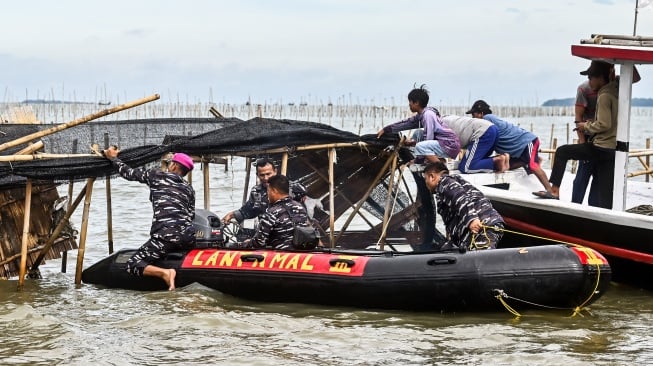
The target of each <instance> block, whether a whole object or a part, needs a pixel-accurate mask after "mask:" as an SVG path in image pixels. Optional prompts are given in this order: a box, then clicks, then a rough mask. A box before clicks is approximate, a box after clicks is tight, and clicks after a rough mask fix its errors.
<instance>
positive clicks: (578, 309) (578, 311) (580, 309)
mask: <svg viewBox="0 0 653 366" xmlns="http://www.w3.org/2000/svg"><path fill="white" fill-rule="evenodd" d="M481 227H482V228H483V230H485V229H486V228H489V229H493V230H497V231H503V232H507V233H511V234H517V235H523V236H528V237H531V238H537V239H542V240H548V241H552V242H557V243H561V244H565V245H568V246H573V247H576V248H579V249H581V250H583V251H591V250H593V249H591V248H588V247H586V246H583V245H580V244H575V243H570V242H565V241H562V240H557V239H551V238H546V237H542V236H538V235H532V234H527V233H522V232H519V231H513V230H509V229H506V228H502V227H498V226H487V225H484V224H481ZM595 265H596V282H595V283H594V288H593V289H592V291H591V292H590V294H589V296H588V297H587V299H585V301H583V302H582V303H581V304H580V305H578V306H576V307H574V308H573V309H571V308H560V307H553V306H548V305H542V304H537V303H534V302H530V301H527V300H523V299H519V298H516V297H512V296H509V295H508V294H507V293H506V292H505V291H503V290H501V289H494V291H496V292H497V295H496V296H495V297H496V298H497V299H498V300H499V302H501V304H503V306H504V307H505V308H506V309H507V310H508V311H509V312H511V313H512V314H515V315H516V316H517V317H520V316H521V315H519V313H517V312H516V311H515V310H514V309H513V308H512V307H510V305H508V303H507V302H506V300H505V299H513V300H515V301H520V302H523V303H526V304H529V305H533V306H539V307H543V308H549V309H560V310H569V309H571V310H573V312H572V314H571V315H570V316H569V317H570V318H573V317H575V316H576V315H580V316H583V314H582V312H583V311H586V312H588V313H589V314H591V312H590V311H589V309H586V308H585V305H586V304H587V303H588V302H589V301H590V300H591V299H592V298H593V297H594V295H595V294H596V293H597V289H598V288H599V283H600V281H601V265H600V263H598V262H596V263H595Z"/></svg>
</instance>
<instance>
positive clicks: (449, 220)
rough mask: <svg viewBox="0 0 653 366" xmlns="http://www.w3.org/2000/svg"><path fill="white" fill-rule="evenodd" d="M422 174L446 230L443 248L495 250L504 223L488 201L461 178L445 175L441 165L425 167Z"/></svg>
mask: <svg viewBox="0 0 653 366" xmlns="http://www.w3.org/2000/svg"><path fill="white" fill-rule="evenodd" d="M423 175H424V181H425V183H426V186H427V187H428V189H429V190H430V191H431V192H432V193H434V194H435V198H436V204H437V211H438V214H439V215H440V216H441V217H442V220H443V221H444V224H445V227H446V229H447V242H446V243H445V245H444V246H443V248H451V247H453V246H458V247H460V248H465V249H471V250H473V249H495V248H496V247H497V243H498V242H499V240H500V239H501V237H502V236H503V228H504V222H503V217H501V215H500V214H499V213H498V212H497V211H496V210H495V209H494V208H493V207H492V203H490V200H489V199H487V198H486V197H485V196H484V195H483V193H482V192H481V191H479V190H478V189H476V187H474V186H473V185H471V184H470V183H469V182H467V181H466V180H464V179H463V178H462V177H461V176H459V175H457V174H454V175H449V170H448V169H447V166H446V165H445V164H443V163H441V162H435V163H430V164H427V165H426V167H424V173H423Z"/></svg>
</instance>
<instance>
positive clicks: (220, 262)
mask: <svg viewBox="0 0 653 366" xmlns="http://www.w3.org/2000/svg"><path fill="white" fill-rule="evenodd" d="M368 259H369V258H368V257H365V256H355V255H340V254H322V253H310V252H309V253H297V252H275V251H272V250H255V251H239V250H217V249H194V250H191V251H190V252H188V254H187V255H186V257H185V258H184V261H183V262H182V264H181V268H184V269H229V270H243V271H273V272H293V273H315V274H330V275H338V276H357V277H360V276H362V275H363V272H364V270H365V265H366V264H367V261H368Z"/></svg>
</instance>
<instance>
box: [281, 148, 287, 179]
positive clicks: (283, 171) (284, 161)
mask: <svg viewBox="0 0 653 366" xmlns="http://www.w3.org/2000/svg"><path fill="white" fill-rule="evenodd" d="M287 171H288V153H287V152H285V153H283V155H281V175H286V172H287Z"/></svg>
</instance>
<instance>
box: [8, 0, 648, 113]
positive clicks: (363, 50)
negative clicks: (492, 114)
mask: <svg viewBox="0 0 653 366" xmlns="http://www.w3.org/2000/svg"><path fill="white" fill-rule="evenodd" d="M642 1H648V0H642ZM634 8H635V0H462V1H455V0H412V1H398V0H359V1H356V0H270V1H263V0H259V1H255V0H241V1H235V0H230V1H222V0H202V1H200V0H185V1H181V0H180V1H169V0H156V1H150V0H138V1H134V0H129V1H127V0H111V1H93V0H60V1H46V0H43V1H36V0H21V1H17V0H7V1H3V5H2V13H3V16H2V18H1V20H0V24H1V25H2V28H3V31H2V32H1V33H0V87H2V97H3V99H2V100H0V102H14V101H21V100H23V99H25V98H30V99H35V98H37V97H38V98H52V97H54V98H55V99H68V100H72V99H74V100H77V101H82V100H83V101H97V100H104V99H109V100H111V101H113V102H114V103H115V102H124V101H126V100H132V99H135V98H139V97H142V96H145V95H150V94H153V93H159V94H161V99H162V100H163V101H177V100H180V101H182V102H186V101H189V102H209V101H214V102H223V101H224V102H232V103H241V102H244V101H246V100H248V98H250V99H251V100H252V102H254V103H263V102H279V101H281V102H283V103H286V102H301V101H308V102H309V103H328V102H333V103H337V102H338V101H340V100H343V99H344V100H345V101H349V100H353V101H354V102H356V101H358V102H361V103H363V102H365V103H374V104H390V103H393V102H394V103H396V104H405V96H406V93H407V92H408V91H409V90H410V89H411V88H412V86H413V84H414V83H417V84H422V83H424V84H426V85H427V86H428V88H429V89H430V91H431V98H432V101H433V102H432V103H431V104H434V105H467V104H470V101H473V100H475V99H478V98H484V99H486V100H488V101H489V102H490V103H491V104H495V105H497V104H513V105H539V104H541V103H542V102H544V101H545V100H547V99H551V98H566V97H572V96H573V95H574V92H575V88H576V86H577V84H578V83H580V82H581V81H582V80H583V77H582V76H580V75H579V74H578V72H579V71H580V70H583V69H585V68H586V67H587V65H588V63H589V61H587V60H584V59H580V58H577V57H574V56H572V55H571V51H570V48H571V47H570V46H571V45H572V44H578V43H579V41H580V39H587V38H590V35H591V34H593V33H603V34H620V35H632V33H633V22H634V18H635V11H634ZM637 34H638V35H641V36H652V37H653V5H650V6H649V7H648V8H644V9H642V10H641V11H640V12H639V15H638V22H637ZM639 69H640V73H641V74H642V78H643V79H642V81H641V82H640V83H639V84H636V85H635V86H634V87H633V96H634V97H648V98H653V65H643V66H641V67H640V68H639Z"/></svg>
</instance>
